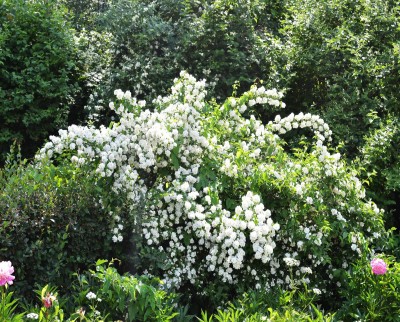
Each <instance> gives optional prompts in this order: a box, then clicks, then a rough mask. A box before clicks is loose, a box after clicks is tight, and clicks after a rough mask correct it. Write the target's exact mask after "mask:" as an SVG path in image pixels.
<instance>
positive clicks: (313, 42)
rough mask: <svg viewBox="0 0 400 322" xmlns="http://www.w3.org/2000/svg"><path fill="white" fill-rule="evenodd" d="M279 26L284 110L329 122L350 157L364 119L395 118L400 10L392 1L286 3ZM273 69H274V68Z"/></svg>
mask: <svg viewBox="0 0 400 322" xmlns="http://www.w3.org/2000/svg"><path fill="white" fill-rule="evenodd" d="M289 4H290V5H288V14H287V16H286V19H285V20H284V21H283V22H282V26H283V27H282V30H281V31H282V39H283V41H282V42H283V44H284V46H283V47H282V48H281V49H280V50H279V51H280V53H281V54H282V55H283V56H286V57H287V58H286V60H284V62H285V64H284V65H280V67H277V69H278V70H279V71H280V72H281V74H283V75H287V78H286V79H285V78H282V82H283V84H282V86H284V87H286V88H287V89H288V91H287V95H286V103H287V105H288V108H289V110H290V111H293V112H296V111H298V110H299V109H300V110H304V109H306V110H307V111H309V112H310V113H315V114H318V115H320V116H321V117H322V118H323V119H324V120H325V121H326V122H328V124H330V125H331V127H332V131H333V138H334V140H335V142H343V143H344V147H345V148H346V155H347V156H348V157H350V156H351V157H354V156H355V153H354V152H356V151H357V150H356V149H354V147H357V146H360V145H361V144H362V142H363V137H364V136H365V135H366V134H367V133H368V131H369V129H370V124H369V117H368V114H369V113H370V112H371V111H373V112H376V113H378V115H379V116H381V117H385V116H387V115H388V114H390V113H393V115H396V116H397V117H398V116H399V109H398V105H399V100H400V96H399V91H398V88H397V78H398V75H399V64H398V62H399V46H398V42H397V40H398V39H399V36H400V34H399V32H400V30H399V28H396V26H397V25H398V24H399V15H398V11H399V7H398V4H397V3H396V2H393V1H380V0H373V1H367V2H365V1H348V0H340V1H334V2H333V1H316V0H307V1H297V0H294V1H290V2H289ZM278 65H279V64H278Z"/></svg>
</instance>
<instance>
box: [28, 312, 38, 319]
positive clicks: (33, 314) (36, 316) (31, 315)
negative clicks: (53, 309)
mask: <svg viewBox="0 0 400 322" xmlns="http://www.w3.org/2000/svg"><path fill="white" fill-rule="evenodd" d="M26 318H27V319H30V320H38V319H39V315H38V314H37V313H28V314H27V315H26Z"/></svg>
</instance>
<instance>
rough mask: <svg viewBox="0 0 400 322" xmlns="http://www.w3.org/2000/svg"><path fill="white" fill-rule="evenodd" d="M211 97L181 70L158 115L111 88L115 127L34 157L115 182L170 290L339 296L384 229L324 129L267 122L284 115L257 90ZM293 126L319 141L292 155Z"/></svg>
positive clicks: (277, 102) (74, 131) (85, 132)
mask: <svg viewBox="0 0 400 322" xmlns="http://www.w3.org/2000/svg"><path fill="white" fill-rule="evenodd" d="M204 88H205V83H204V82H196V81H195V79H194V78H193V77H191V76H189V75H188V74H186V73H182V77H181V79H177V80H176V81H175V85H174V86H173V87H172V88H171V94H170V95H169V96H166V97H160V98H159V99H158V100H157V101H156V102H155V103H154V105H153V108H154V112H150V111H149V110H145V109H143V108H144V107H145V103H144V102H143V101H137V100H136V99H134V98H132V97H131V93H130V92H126V93H124V92H122V91H121V90H116V91H115V94H116V96H117V99H118V100H117V101H116V103H114V104H111V105H110V106H111V107H112V108H114V109H115V112H116V113H117V114H118V115H119V117H120V120H119V122H118V123H114V124H111V126H110V127H109V128H105V127H100V128H99V129H97V128H93V127H78V126H71V127H70V128H69V129H68V131H65V132H64V131H63V132H62V133H61V136H60V137H53V138H52V139H51V142H49V143H48V144H46V146H45V147H44V148H43V149H42V150H41V152H40V155H39V156H38V157H39V159H40V158H43V157H46V156H56V155H57V154H58V153H60V152H63V151H64V152H65V153H71V155H72V158H71V161H72V162H73V163H75V164H76V165H77V166H89V167H91V168H92V172H91V173H92V175H93V177H94V178H96V177H97V178H103V179H104V180H110V186H109V189H110V190H109V191H110V193H109V195H110V198H114V199H118V200H119V201H120V202H121V203H122V204H125V205H126V207H127V208H129V210H130V211H129V214H127V215H128V217H125V218H124V220H126V223H129V222H131V223H133V224H134V225H135V229H136V233H137V235H138V238H140V239H141V248H140V243H139V244H137V246H138V247H139V250H140V251H141V253H140V257H141V260H142V265H143V266H142V267H143V268H145V269H146V270H148V271H149V272H151V273H153V274H155V275H156V276H159V274H163V277H164V278H165V283H166V285H167V287H176V288H180V289H181V290H186V289H191V290H192V291H193V293H197V294H198V295H200V296H201V295H205V296H206V297H207V296H208V297H211V296H212V294H215V292H214V290H215V289H216V288H218V289H219V290H221V294H220V295H221V296H224V294H223V293H224V292H225V291H226V294H225V295H227V294H234V292H235V290H237V289H238V286H240V285H246V286H252V287H255V288H256V289H263V290H265V291H267V292H268V291H269V290H271V289H272V288H274V287H275V286H277V285H280V286H282V288H284V289H290V288H291V286H292V285H297V284H298V283H303V282H305V283H308V285H309V287H310V288H319V289H320V290H321V292H323V293H326V294H327V296H330V295H332V296H334V294H335V292H336V291H337V289H336V286H335V285H336V283H337V282H339V283H340V282H343V280H342V277H343V273H344V272H345V270H346V268H347V267H348V265H349V264H350V263H351V262H352V261H354V260H355V259H356V258H358V257H359V256H360V255H362V254H363V252H364V248H365V246H364V245H365V243H367V244H374V243H376V242H378V241H379V240H380V237H381V236H382V235H383V234H384V233H385V231H384V228H383V221H382V212H381V210H380V209H378V208H377V206H376V205H375V204H373V203H372V202H369V201H365V200H364V199H363V198H364V197H365V191H364V189H363V188H362V185H361V182H360V181H359V180H358V178H357V177H356V172H355V170H354V169H352V168H351V167H350V166H348V165H347V164H346V163H345V162H344V161H343V160H341V157H340V154H338V153H333V152H336V151H330V150H329V149H328V148H327V146H326V145H324V143H323V142H324V140H327V139H329V136H330V130H329V126H328V125H327V124H325V123H324V121H323V120H321V119H320V118H319V117H318V116H312V115H310V114H302V113H300V114H298V115H289V116H288V117H286V118H280V117H276V118H275V120H274V121H271V122H270V123H268V124H265V125H263V124H262V123H261V122H260V121H259V120H257V119H256V118H255V117H254V115H253V112H252V111H253V110H254V107H255V106H256V105H257V104H269V105H270V106H272V107H275V108H279V107H281V108H282V107H284V104H283V103H282V102H281V97H282V94H281V93H279V92H277V91H276V90H266V89H265V88H263V87H260V88H257V87H252V88H251V89H250V91H248V92H245V93H244V94H243V95H242V96H240V97H237V98H229V99H228V100H227V101H226V102H225V103H223V104H222V105H218V104H215V103H207V102H206V101H205V100H204V98H205V95H206V93H205V90H204ZM241 113H248V115H249V118H248V119H246V118H244V117H243V116H242V114H241ZM297 127H299V128H304V129H306V128H308V129H311V131H312V132H313V133H314V135H315V136H316V138H315V141H316V142H315V141H314V143H307V142H304V144H303V147H302V149H295V150H292V151H290V152H286V151H285V150H284V149H283V146H284V145H285V142H284V141H283V140H282V139H281V138H280V136H279V135H280V134H282V133H285V132H287V131H289V130H290V129H292V128H297ZM326 138H327V139H326ZM112 195H114V197H112ZM117 196H118V197H117ZM123 198H126V199H123ZM129 216H130V217H129ZM113 238H114V239H115V240H118V236H117V234H115V235H114V237H113ZM339 247H340V249H341V252H340V253H339V252H337V249H338V248H339ZM214 303H215V302H214Z"/></svg>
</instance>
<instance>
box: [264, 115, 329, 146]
mask: <svg viewBox="0 0 400 322" xmlns="http://www.w3.org/2000/svg"><path fill="white" fill-rule="evenodd" d="M269 124H270V125H272V129H273V131H275V132H277V133H279V134H285V133H286V132H288V131H290V130H292V129H298V128H301V129H303V128H310V129H312V130H313V131H314V134H315V136H316V137H317V138H318V139H319V140H322V141H324V140H325V139H328V141H332V137H331V135H332V130H330V129H329V125H328V124H326V123H325V122H324V120H323V119H321V118H320V117H319V116H318V115H311V114H310V113H307V114H304V113H302V112H300V113H299V114H297V115H294V114H293V113H291V114H289V115H288V116H286V117H283V118H282V117H281V116H280V115H276V116H275V120H274V122H270V123H269Z"/></svg>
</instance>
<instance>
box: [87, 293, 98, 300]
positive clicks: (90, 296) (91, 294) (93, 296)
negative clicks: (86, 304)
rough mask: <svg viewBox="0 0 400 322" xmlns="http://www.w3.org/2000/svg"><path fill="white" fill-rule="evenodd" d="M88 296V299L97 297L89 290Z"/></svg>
mask: <svg viewBox="0 0 400 322" xmlns="http://www.w3.org/2000/svg"><path fill="white" fill-rule="evenodd" d="M86 298H87V299H88V300H95V299H96V298H97V296H96V294H94V293H93V292H89V293H87V294H86Z"/></svg>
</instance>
